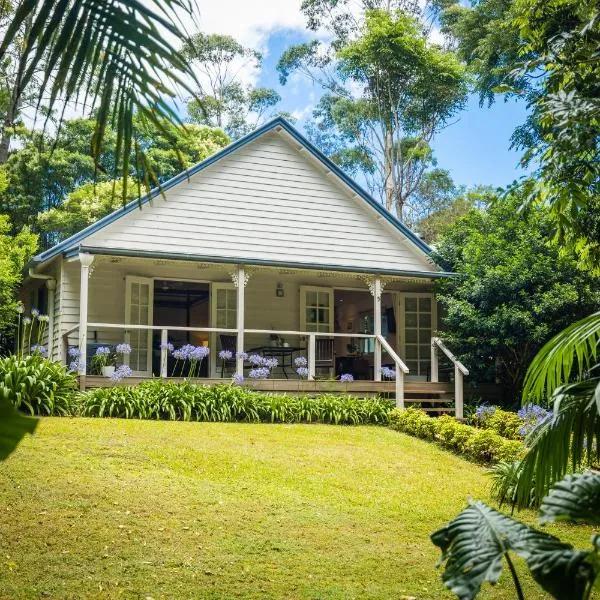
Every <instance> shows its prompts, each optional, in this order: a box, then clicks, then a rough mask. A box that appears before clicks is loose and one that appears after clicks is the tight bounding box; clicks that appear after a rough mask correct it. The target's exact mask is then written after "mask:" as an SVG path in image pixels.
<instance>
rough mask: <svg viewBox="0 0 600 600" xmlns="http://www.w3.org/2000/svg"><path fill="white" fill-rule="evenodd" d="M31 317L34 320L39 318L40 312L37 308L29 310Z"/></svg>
mask: <svg viewBox="0 0 600 600" xmlns="http://www.w3.org/2000/svg"><path fill="white" fill-rule="evenodd" d="M31 316H32V317H33V318H34V319H37V318H38V317H39V316H40V311H39V310H38V309H37V308H32V309H31Z"/></svg>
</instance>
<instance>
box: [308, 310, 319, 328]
mask: <svg viewBox="0 0 600 600" xmlns="http://www.w3.org/2000/svg"><path fill="white" fill-rule="evenodd" d="M316 322H317V309H316V308H307V309H306V323H307V324H308V323H316Z"/></svg>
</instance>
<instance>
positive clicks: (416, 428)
mask: <svg viewBox="0 0 600 600" xmlns="http://www.w3.org/2000/svg"><path fill="white" fill-rule="evenodd" d="M390 427H391V428H392V429H395V430H397V431H401V432H402V433H407V434H409V435H414V436H415V437H419V438H422V439H425V440H431V441H435V442H437V443H439V444H440V445H441V446H442V447H443V448H446V449H448V450H452V451H453V452H456V453H458V454H461V455H463V456H465V457H467V458H470V459H471V460H474V461H476V462H479V463H497V462H499V461H511V460H516V459H517V458H519V457H520V456H522V455H523V453H524V450H525V448H524V446H523V444H522V443H521V442H519V441H517V440H508V439H505V438H503V437H502V436H500V435H498V434H497V433H496V432H494V431H492V430H488V429H477V428H476V427H471V426H470V425H465V424H464V423H460V422H459V421H457V420H456V419H455V418H454V417H451V416H450V415H444V416H442V417H437V418H434V417H430V416H429V415H427V414H425V412H423V411H422V410H419V409H417V408H407V409H406V410H392V411H391V413H390Z"/></svg>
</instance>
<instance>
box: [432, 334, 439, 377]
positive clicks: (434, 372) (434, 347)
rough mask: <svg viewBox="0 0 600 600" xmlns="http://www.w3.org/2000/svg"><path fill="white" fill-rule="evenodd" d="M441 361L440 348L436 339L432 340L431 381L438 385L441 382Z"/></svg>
mask: <svg viewBox="0 0 600 600" xmlns="http://www.w3.org/2000/svg"><path fill="white" fill-rule="evenodd" d="M439 371H440V368H439V361H438V347H437V344H436V343H435V338H433V337H432V338H431V381H432V382H433V383H436V382H437V381H439Z"/></svg>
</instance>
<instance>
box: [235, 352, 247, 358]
mask: <svg viewBox="0 0 600 600" xmlns="http://www.w3.org/2000/svg"><path fill="white" fill-rule="evenodd" d="M235 357H236V358H240V359H242V360H248V353H247V352H236V355H235Z"/></svg>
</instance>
